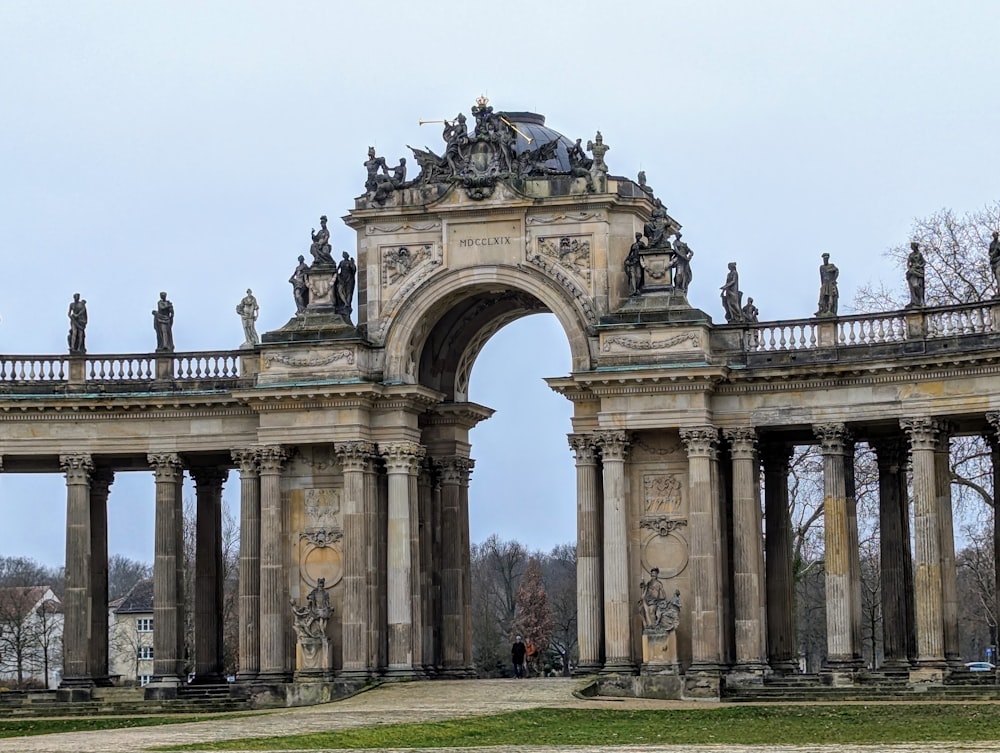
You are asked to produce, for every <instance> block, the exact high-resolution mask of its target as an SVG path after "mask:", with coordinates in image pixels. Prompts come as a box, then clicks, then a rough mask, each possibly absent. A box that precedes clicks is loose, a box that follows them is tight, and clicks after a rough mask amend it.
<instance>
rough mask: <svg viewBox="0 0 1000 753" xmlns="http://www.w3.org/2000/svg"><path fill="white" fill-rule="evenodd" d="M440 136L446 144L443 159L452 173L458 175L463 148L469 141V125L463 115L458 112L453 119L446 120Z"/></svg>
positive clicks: (462, 160)
mask: <svg viewBox="0 0 1000 753" xmlns="http://www.w3.org/2000/svg"><path fill="white" fill-rule="evenodd" d="M441 136H442V138H444V143H445V144H446V146H445V151H444V159H445V161H446V162H447V163H448V167H450V168H451V172H452V175H458V174H459V173H460V172H461V171H462V167H463V164H462V163H463V162H465V154H464V150H465V147H466V146H467V145H468V143H469V127H468V125H466V122H465V115H464V114H463V113H459V114H458V115H456V116H455V119H454V120H446V121H445V122H444V133H442V134H441Z"/></svg>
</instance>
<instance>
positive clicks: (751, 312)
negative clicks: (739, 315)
mask: <svg viewBox="0 0 1000 753" xmlns="http://www.w3.org/2000/svg"><path fill="white" fill-rule="evenodd" d="M759 317H760V309H758V308H757V307H756V306H755V305H754V302H753V296H752V295H748V296H747V303H746V306H744V307H743V321H745V322H746V323H747V324H757V323H758V322H759V321H760V318H759Z"/></svg>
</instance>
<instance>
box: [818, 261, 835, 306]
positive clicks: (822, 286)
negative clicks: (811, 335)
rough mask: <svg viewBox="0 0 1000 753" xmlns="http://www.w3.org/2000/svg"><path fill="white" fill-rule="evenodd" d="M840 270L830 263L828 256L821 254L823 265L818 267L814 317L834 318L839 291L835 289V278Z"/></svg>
mask: <svg viewBox="0 0 1000 753" xmlns="http://www.w3.org/2000/svg"><path fill="white" fill-rule="evenodd" d="M839 276H840V270H839V269H837V265H836V264H831V263H830V254H823V263H822V264H821V265H820V267H819V306H818V307H817V309H816V316H836V315H837V303H838V301H839V300H840V291H839V290H838V288H837V277H839Z"/></svg>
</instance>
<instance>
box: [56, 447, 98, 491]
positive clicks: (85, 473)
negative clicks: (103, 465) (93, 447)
mask: <svg viewBox="0 0 1000 753" xmlns="http://www.w3.org/2000/svg"><path fill="white" fill-rule="evenodd" d="M59 467H60V468H62V470H63V473H65V474H66V483H67V484H86V483H89V482H90V477H91V474H92V473H93V472H94V459H93V458H92V457H91V456H90V455H89V454H87V453H83V452H81V453H78V454H72V455H60V456H59Z"/></svg>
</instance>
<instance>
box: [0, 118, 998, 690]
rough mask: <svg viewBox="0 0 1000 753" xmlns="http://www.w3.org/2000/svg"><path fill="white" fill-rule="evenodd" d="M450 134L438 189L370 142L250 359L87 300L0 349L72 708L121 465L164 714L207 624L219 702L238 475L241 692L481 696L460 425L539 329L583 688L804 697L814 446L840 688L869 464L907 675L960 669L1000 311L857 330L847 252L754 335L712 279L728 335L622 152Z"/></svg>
mask: <svg viewBox="0 0 1000 753" xmlns="http://www.w3.org/2000/svg"><path fill="white" fill-rule="evenodd" d="M442 127H443V144H442V145H441V146H439V147H438V149H437V150H431V149H414V150H413V153H414V159H415V161H416V164H417V168H418V170H419V173H418V174H417V175H416V177H409V176H408V175H407V164H406V162H405V161H404V160H400V162H399V164H398V165H392V164H389V163H387V161H386V160H385V158H383V157H380V156H378V155H377V154H376V152H375V150H369V155H368V160H367V161H366V162H365V168H366V170H367V179H366V183H365V191H364V193H363V194H362V195H361V196H360V197H359V198H357V199H356V200H355V202H354V207H353V208H352V209H351V210H350V211H349V212H348V213H347V215H346V216H345V217H344V222H345V223H346V224H347V225H348V226H349V227H350V228H352V229H353V230H354V231H355V232H356V234H357V246H356V258H357V262H356V264H355V262H354V260H353V259H352V258H351V256H350V255H349V254H346V253H345V254H343V257H342V258H341V259H339V260H338V259H337V258H336V257H335V255H334V254H333V253H332V249H331V247H330V244H329V232H328V231H327V229H326V223H325V218H324V222H323V223H322V226H321V229H320V230H319V231H314V232H313V238H312V244H311V246H309V247H308V249H307V248H306V244H304V245H303V248H302V252H303V257H302V258H300V260H299V264H298V266H297V267H296V268H295V270H294V273H293V275H292V278H291V282H292V289H293V292H294V296H289V300H288V302H287V306H288V310H289V316H290V318H289V321H288V323H287V324H286V325H285V326H284V327H281V328H280V329H278V330H275V331H271V332H267V333H264V334H263V335H262V337H261V338H260V341H259V342H258V338H257V336H256V331H255V330H254V327H253V318H254V317H255V315H256V300H255V299H253V298H252V294H250V293H249V292H248V297H247V298H246V299H244V301H243V302H241V305H240V309H239V311H240V314H241V316H242V317H243V318H244V324H245V325H246V326H245V331H246V336H247V342H246V343H245V344H244V347H243V348H241V349H239V350H236V351H219V352H198V353H189V352H178V351H175V350H174V348H173V341H172V334H171V326H172V317H173V308H172V305H171V304H170V302H169V300H168V299H167V296H166V295H163V296H161V300H160V302H159V304H157V311H155V312H154V317H155V326H156V329H157V334H158V340H157V342H158V348H157V350H156V351H155V352H152V353H146V354H126V355H95V354H91V353H87V352H86V345H85V327H86V317H85V308H83V309H81V308H80V306H81V303H82V304H84V305H85V301H83V302H81V301H79V300H76V301H75V302H74V306H75V307H76V309H75V313H74V308H73V306H71V309H70V318H71V320H72V327H73V330H72V331H71V337H70V347H71V352H70V353H69V354H59V355H43V356H16V355H4V356H0V457H2V463H3V466H2V468H3V472H5V473H31V472H43V471H45V472H53V471H59V470H61V471H62V472H64V473H65V478H66V499H67V535H66V565H67V589H66V598H65V612H66V618H65V638H64V646H65V648H64V655H65V672H64V681H63V682H64V686H65V688H66V689H67V691H73V692H74V693H79V692H83V693H84V694H85V689H86V688H88V687H91V686H95V685H100V684H102V683H104V682H106V681H107V675H108V669H107V656H108V647H107V640H106V632H107V626H106V610H105V609H104V605H105V604H106V601H107V536H106V530H107V505H106V500H107V495H108V490H109V485H110V484H111V483H112V482H113V480H114V475H115V473H116V472H119V471H125V470H136V469H146V470H147V471H149V472H152V473H153V474H154V476H155V482H156V484H155V488H156V494H155V500H150V503H151V504H154V505H155V565H154V573H155V575H154V614H155V631H154V633H155V635H154V652H155V654H154V655H155V658H154V662H155V678H154V682H153V684H152V686H151V690H150V691H149V692H150V693H153V694H160V695H168V696H169V695H170V693H171V692H172V689H173V688H176V686H178V685H179V684H180V683H181V679H182V677H183V674H184V672H185V669H186V667H185V663H186V659H185V657H184V656H183V629H182V627H183V624H184V612H185V609H193V614H194V630H195V646H196V648H195V656H193V657H189V660H190V661H193V671H194V672H195V674H196V679H197V680H198V681H213V680H217V679H218V678H219V674H220V669H221V664H220V657H221V637H220V635H221V631H220V624H219V613H220V608H219V604H220V594H221V585H220V577H221V572H220V567H219V558H220V522H219V521H220V498H221V490H222V485H223V483H224V480H225V479H226V478H227V473H229V472H230V471H232V470H234V469H235V470H236V471H238V477H239V481H238V483H239V485H240V522H241V531H240V539H241V541H240V546H241V549H240V566H239V569H240V573H239V620H240V630H239V635H240V645H239V657H240V658H239V674H238V677H237V680H238V683H237V684H240V685H243V686H249V687H255V688H261V689H263V690H262V691H261V692H262V693H265V694H267V693H271V694H272V695H276V696H277V697H278V698H279V699H282V698H284V697H283V696H282V693H284V692H285V690H283V688H289V687H293V686H294V687H301V686H306V685H309V683H310V682H311V683H313V685H312V687H319V686H324V684H327V685H328V684H329V683H337V682H341V683H359V682H365V681H369V680H371V679H373V678H378V677H385V678H426V677H469V676H472V675H473V655H472V639H471V635H472V632H471V624H470V620H471V613H470V603H471V588H470V560H469V522H468V520H469V518H468V514H469V485H470V477H471V474H472V470H473V460H472V457H471V449H472V448H471V447H470V443H469V431H470V429H472V428H473V427H474V426H476V424H477V423H479V422H480V421H483V420H486V419H488V418H489V417H490V415H491V413H492V411H491V410H490V409H489V408H488V407H485V406H482V405H477V404H475V403H472V402H470V401H469V398H468V394H469V390H468V388H469V374H470V371H471V369H472V366H473V364H474V363H475V360H476V357H477V355H478V353H479V352H480V350H481V349H482V347H483V345H484V344H485V343H486V341H487V340H488V339H489V338H490V337H491V336H492V335H493V334H494V333H496V332H497V331H498V330H499V329H500V328H502V327H503V326H504V325H506V324H507V323H509V322H511V321H513V320H515V319H517V318H518V317H522V316H525V315H528V314H532V313H535V312H539V311H548V312H551V313H553V314H554V315H555V316H556V318H557V319H558V320H559V322H560V323H561V325H562V327H563V329H564V331H565V333H566V337H567V339H568V341H569V345H570V350H571V354H572V372H571V373H570V374H568V375H564V376H559V377H556V378H552V379H550V380H549V384H550V386H551V387H552V389H553V390H556V391H557V392H559V393H561V394H562V395H564V396H565V397H566V398H567V399H568V400H570V401H572V404H573V408H574V415H573V420H572V426H571V427H567V430H568V436H569V449H570V450H571V451H572V452H573V453H574V455H575V460H576V469H577V492H576V494H577V547H578V549H577V551H578V605H579V609H578V612H579V613H578V618H579V650H580V662H579V670H580V671H581V672H594V673H601V674H602V675H603V676H605V677H607V678H612V679H611V680H609V682H611V683H612V684H615V683H617V686H618V687H620V688H625V689H626V690H627V689H629V688H631V689H632V690H636V691H638V692H646V691H649V690H653V691H655V692H676V693H685V694H688V695H703V696H715V695H718V694H719V692H720V688H721V687H722V686H723V684H724V683H729V684H735V685H741V684H742V685H751V686H752V685H753V684H755V683H759V682H761V681H762V680H763V679H764V678H765V677H767V676H769V675H771V674H774V673H778V674H782V673H795V672H797V671H798V646H797V643H796V637H795V624H794V617H793V607H792V604H793V588H792V587H793V574H792V559H791V544H790V541H791V538H790V537H791V523H790V520H789V511H788V485H787V478H788V460H789V455H790V451H791V447H792V446H794V445H797V444H798V445H801V444H816V445H818V446H819V448H820V450H821V452H822V456H823V459H824V470H823V478H824V487H825V547H826V552H825V573H826V575H825V578H826V622H827V641H828V651H827V655H828V656H827V663H826V667H825V669H824V675H825V677H826V678H827V679H828V680H830V681H833V682H850V681H852V678H853V677H854V676H855V675H856V673H857V672H858V671H859V670H860V669H861V668H862V667H861V664H862V662H861V596H860V573H859V555H858V527H857V519H856V514H855V506H856V503H855V488H854V470H853V465H852V462H853V448H854V445H855V443H857V442H862V441H863V442H867V443H870V444H871V445H872V446H873V447H874V448H875V450H876V452H877V456H878V465H879V471H880V490H881V511H880V512H881V568H882V582H883V605H882V608H883V613H884V623H885V638H884V641H885V644H884V645H885V654H886V666H887V667H891V668H893V669H895V670H896V671H897V672H902V673H904V674H906V675H907V676H908V677H909V678H910V679H911V680H912V681H913V682H939V681H941V680H942V679H943V678H945V677H946V676H947V675H948V673H949V672H952V671H954V670H956V669H957V668H959V667H960V657H959V655H958V648H957V646H958V642H957V608H956V602H955V599H956V596H955V594H956V587H955V583H956V571H955V556H954V544H953V535H952V534H953V532H952V515H951V498H950V492H949V482H948V447H949V440H950V438H952V437H955V436H957V435H960V434H981V435H986V436H987V437H990V438H991V439H992V438H993V437H994V436H995V431H996V429H997V426H998V412H997V411H998V410H1000V396H998V390H997V387H998V384H1000V380H998V372H1000V364H998V361H997V359H998V357H1000V304H998V303H994V302H987V303H977V304H970V305H964V306H955V307H949V308H930V307H926V306H925V305H924V302H923V281H922V276H921V277H920V279H919V280H918V279H916V273H914V278H913V280H912V284H911V296H912V301H911V305H910V306H909V307H907V308H906V309H904V310H900V311H893V312H889V313H879V314H872V315H861V316H840V315H839V314H838V311H837V298H838V291H837V288H836V285H837V282H836V277H837V269H836V266H835V265H834V264H832V263H831V262H830V260H829V258H828V257H827V258H824V260H823V264H822V267H821V269H820V304H819V310H818V311H817V312H816V314H815V315H812V316H808V317H806V318H803V319H799V320H794V321H776V322H759V321H758V320H757V310H756V307H754V305H753V303H752V301H746V302H744V301H743V300H742V298H741V296H742V294H741V293H740V292H739V282H738V272H737V266H736V263H733V264H730V268H729V270H728V274H727V272H726V271H725V270H716V271H714V272H713V271H712V270H698V275H697V276H698V277H699V278H702V279H705V278H717V279H718V281H722V279H725V284H724V285H723V289H722V310H723V311H724V314H725V315H724V319H725V323H717V322H714V321H713V320H712V318H711V317H710V316H709V314H707V313H705V312H703V311H700V310H698V309H696V308H694V307H692V306H691V305H690V302H689V300H688V295H687V293H688V289H689V286H690V285H691V284H694V283H693V278H694V277H695V275H694V274H693V272H692V266H693V264H692V258H693V252H692V250H691V248H690V247H689V246H688V245H687V243H686V242H685V241H684V240H683V239H682V235H681V229H680V224H679V223H678V221H677V220H676V219H675V218H673V217H671V216H670V215H669V213H668V211H667V208H666V207H665V206H664V205H663V203H662V202H661V201H660V199H659V198H658V197H657V195H656V193H655V191H654V189H653V188H652V187H650V186H649V185H648V184H647V183H646V180H645V176H644V175H642V174H640V175H639V176H638V177H637V179H634V180H633V179H631V178H626V177H622V176H620V175H616V174H614V173H613V172H612V171H611V170H610V168H609V164H608V162H607V161H606V156H607V153H608V151H609V149H610V147H609V145H608V144H605V143H604V140H603V138H602V135H601V134H600V133H599V132H597V133H595V134H594V135H593V137H591V138H589V139H587V141H586V142H585V143H583V142H582V140H580V139H577V140H575V141H574V140H571V139H569V138H567V137H565V136H563V135H561V134H559V133H558V132H556V131H554V130H552V129H551V128H549V127H547V126H546V125H545V119H544V118H543V117H541V116H539V115H536V114H532V113H524V112H501V111H497V110H494V109H493V107H492V106H490V105H489V103H488V102H486V101H485V100H479V101H477V103H476V105H475V106H474V107H473V108H472V110H471V115H470V117H467V116H466V115H465V114H459V115H458V116H457V117H455V118H454V119H453V120H449V121H444V122H442ZM438 152H440V153H438ZM307 250H308V252H309V254H310V256H311V258H309V257H308V256H306V252H307ZM916 251H919V249H916ZM737 261H738V260H737ZM291 266H292V264H291V263H290V264H289V267H290V268H291ZM789 282H791V281H789ZM699 283H700V284H709V285H714V284H715V281H714V280H713V282H712V283H707V282H701V280H699ZM793 284H799V283H793ZM801 284H806V285H813V284H815V283H814V282H813V281H802V282H801ZM355 287H356V291H357V307H356V309H355V308H354V306H353V299H354V292H355ZM293 304H294V306H293ZM81 312H82V314H83V316H82V317H81ZM718 318H719V319H722V318H723V317H721V316H720V317H718ZM526 357H530V354H526ZM185 472H186V473H188V474H190V477H191V478H192V479H193V480H194V482H195V484H196V488H197V495H196V496H197V499H196V502H197V556H196V564H195V569H196V573H195V576H196V577H195V582H196V598H195V600H194V603H193V604H189V605H185V604H184V603H183V599H182V574H183V573H182V570H183V561H182V557H181V546H182V542H181V523H180V520H181V482H182V479H183V474H184V473H185ZM233 478H234V483H235V476H234V477H233ZM762 490H763V492H762ZM911 490H912V491H911ZM762 497H763V499H762ZM911 520H912V524H911ZM911 525H912V530H911ZM911 542H912V543H911ZM76 689H84V690H83V691H78V690H76ZM320 695H322V694H320ZM317 697H318V696H317ZM284 700H285V701H287V698H284Z"/></svg>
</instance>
